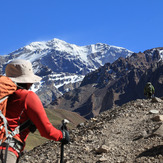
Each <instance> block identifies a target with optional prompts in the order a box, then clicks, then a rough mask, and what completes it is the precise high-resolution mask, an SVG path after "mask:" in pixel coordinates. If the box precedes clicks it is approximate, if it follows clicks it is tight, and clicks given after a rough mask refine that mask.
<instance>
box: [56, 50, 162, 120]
mask: <svg viewBox="0 0 163 163" xmlns="http://www.w3.org/2000/svg"><path fill="white" fill-rule="evenodd" d="M148 81H151V82H152V84H153V85H154V87H155V90H156V93H155V95H156V96H158V97H161V96H163V91H161V90H163V62H162V60H160V55H159V52H158V50H157V49H155V50H154V49H153V50H149V51H145V52H144V53H134V54H133V55H132V56H130V57H128V58H126V59H125V58H119V59H118V60H116V61H115V62H114V63H112V64H110V63H108V64H105V65H104V66H103V67H100V68H99V69H97V70H96V71H94V72H91V73H89V74H87V75H86V76H85V78H84V80H83V81H82V83H81V85H80V87H79V88H78V89H75V90H73V91H71V92H69V93H66V94H65V95H63V96H62V97H60V98H58V99H57V100H56V101H54V103H53V107H54V108H58V109H59V108H62V109H68V110H71V111H74V112H77V113H79V114H80V115H81V116H84V117H85V118H87V119H89V118H91V117H94V116H97V115H98V114H99V113H101V112H103V111H105V110H108V109H110V108H112V107H113V106H114V105H118V106H121V105H122V104H124V103H126V102H129V101H131V100H136V99H142V98H144V92H143V90H144V87H145V84H146V82H148Z"/></svg>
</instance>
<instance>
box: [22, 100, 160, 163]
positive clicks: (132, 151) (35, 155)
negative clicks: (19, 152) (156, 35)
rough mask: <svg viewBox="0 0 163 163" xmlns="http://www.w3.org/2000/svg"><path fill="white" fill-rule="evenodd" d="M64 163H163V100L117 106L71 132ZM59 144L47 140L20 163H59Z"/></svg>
mask: <svg viewBox="0 0 163 163" xmlns="http://www.w3.org/2000/svg"><path fill="white" fill-rule="evenodd" d="M70 137H71V142H70V144H68V145H66V146H65V155H64V158H65V163H76V162H78V163H100V162H104V163H140V162H143V163H162V162H163V143H162V140H163V98H157V97H155V98H153V99H152V100H151V99H137V100H135V101H130V102H128V103H126V104H124V105H122V106H121V107H120V106H116V107H114V108H112V109H111V110H108V111H105V112H103V113H101V114H100V115H98V116H97V117H94V118H91V119H90V120H87V121H86V122H84V123H81V124H79V125H78V126H77V127H76V128H74V129H72V130H71V131H70ZM59 159H60V143H59V142H53V141H47V142H46V143H45V144H44V145H42V146H38V147H35V148H34V149H33V150H31V151H29V152H27V153H25V154H24V155H23V156H22V158H21V159H20V162H21V163H26V162H28V163H35V162H37V163H58V162H59Z"/></svg>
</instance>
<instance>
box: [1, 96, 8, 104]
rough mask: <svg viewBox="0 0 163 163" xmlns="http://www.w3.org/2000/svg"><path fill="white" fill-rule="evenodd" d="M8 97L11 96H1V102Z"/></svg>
mask: <svg viewBox="0 0 163 163" xmlns="http://www.w3.org/2000/svg"><path fill="white" fill-rule="evenodd" d="M8 97H9V96H5V97H3V98H1V99H0V103H1V102H3V101H5V100H6V99H7V98H8Z"/></svg>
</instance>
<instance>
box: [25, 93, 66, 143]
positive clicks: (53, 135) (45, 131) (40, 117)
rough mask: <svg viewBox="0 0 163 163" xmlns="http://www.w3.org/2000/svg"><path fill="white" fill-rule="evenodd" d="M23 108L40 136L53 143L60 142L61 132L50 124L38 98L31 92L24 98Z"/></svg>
mask: <svg viewBox="0 0 163 163" xmlns="http://www.w3.org/2000/svg"><path fill="white" fill-rule="evenodd" d="M25 108H26V113H27V115H28V117H29V119H30V120H31V121H32V122H33V123H34V124H35V126H36V127H37V129H38V130H39V132H40V134H41V136H43V137H45V138H47V139H51V140H55V141H60V140H62V138H63V135H62V132H61V131H60V130H58V129H56V128H55V127H53V125H52V124H51V123H50V121H49V119H48V117H47V115H46V112H45V110H44V108H43V105H42V103H41V101H40V99H39V97H38V96H37V95H36V94H35V93H34V92H32V91H29V93H28V95H27V97H26V100H25Z"/></svg>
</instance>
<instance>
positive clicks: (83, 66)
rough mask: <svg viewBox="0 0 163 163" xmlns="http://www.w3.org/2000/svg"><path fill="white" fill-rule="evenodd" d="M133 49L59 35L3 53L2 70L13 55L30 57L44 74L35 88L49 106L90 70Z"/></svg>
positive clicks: (24, 57)
mask: <svg viewBox="0 0 163 163" xmlns="http://www.w3.org/2000/svg"><path fill="white" fill-rule="evenodd" d="M132 53H133V52H131V51H129V50H127V49H125V48H122V47H116V46H110V45H107V44H102V43H97V44H93V45H87V46H77V45H74V44H69V43H67V42H65V41H62V40H59V39H56V38H55V39H53V40H50V41H44V42H32V43H31V44H29V45H27V46H24V47H22V48H20V49H17V50H15V51H14V52H12V53H10V54H8V55H5V56H0V73H1V74H4V72H5V66H6V64H7V63H9V62H10V61H11V60H13V59H26V60H30V61H31V62H32V65H33V68H34V73H36V74H37V75H39V76H41V77H42V81H41V82H40V83H37V84H35V85H33V87H32V90H33V91H34V92H36V93H37V94H38V95H39V97H40V99H41V101H42V103H43V105H44V106H47V105H48V104H50V103H51V102H52V101H53V100H55V99H57V98H58V97H60V96H62V95H63V94H64V93H65V92H68V91H70V90H73V89H74V88H77V87H79V86H80V83H81V81H82V80H83V78H84V77H85V75H86V74H88V73H90V72H92V71H94V70H96V69H97V68H99V67H100V66H103V65H104V64H105V63H108V62H110V63H112V62H114V61H115V60H116V59H118V58H119V57H127V56H130V55H131V54H132Z"/></svg>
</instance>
